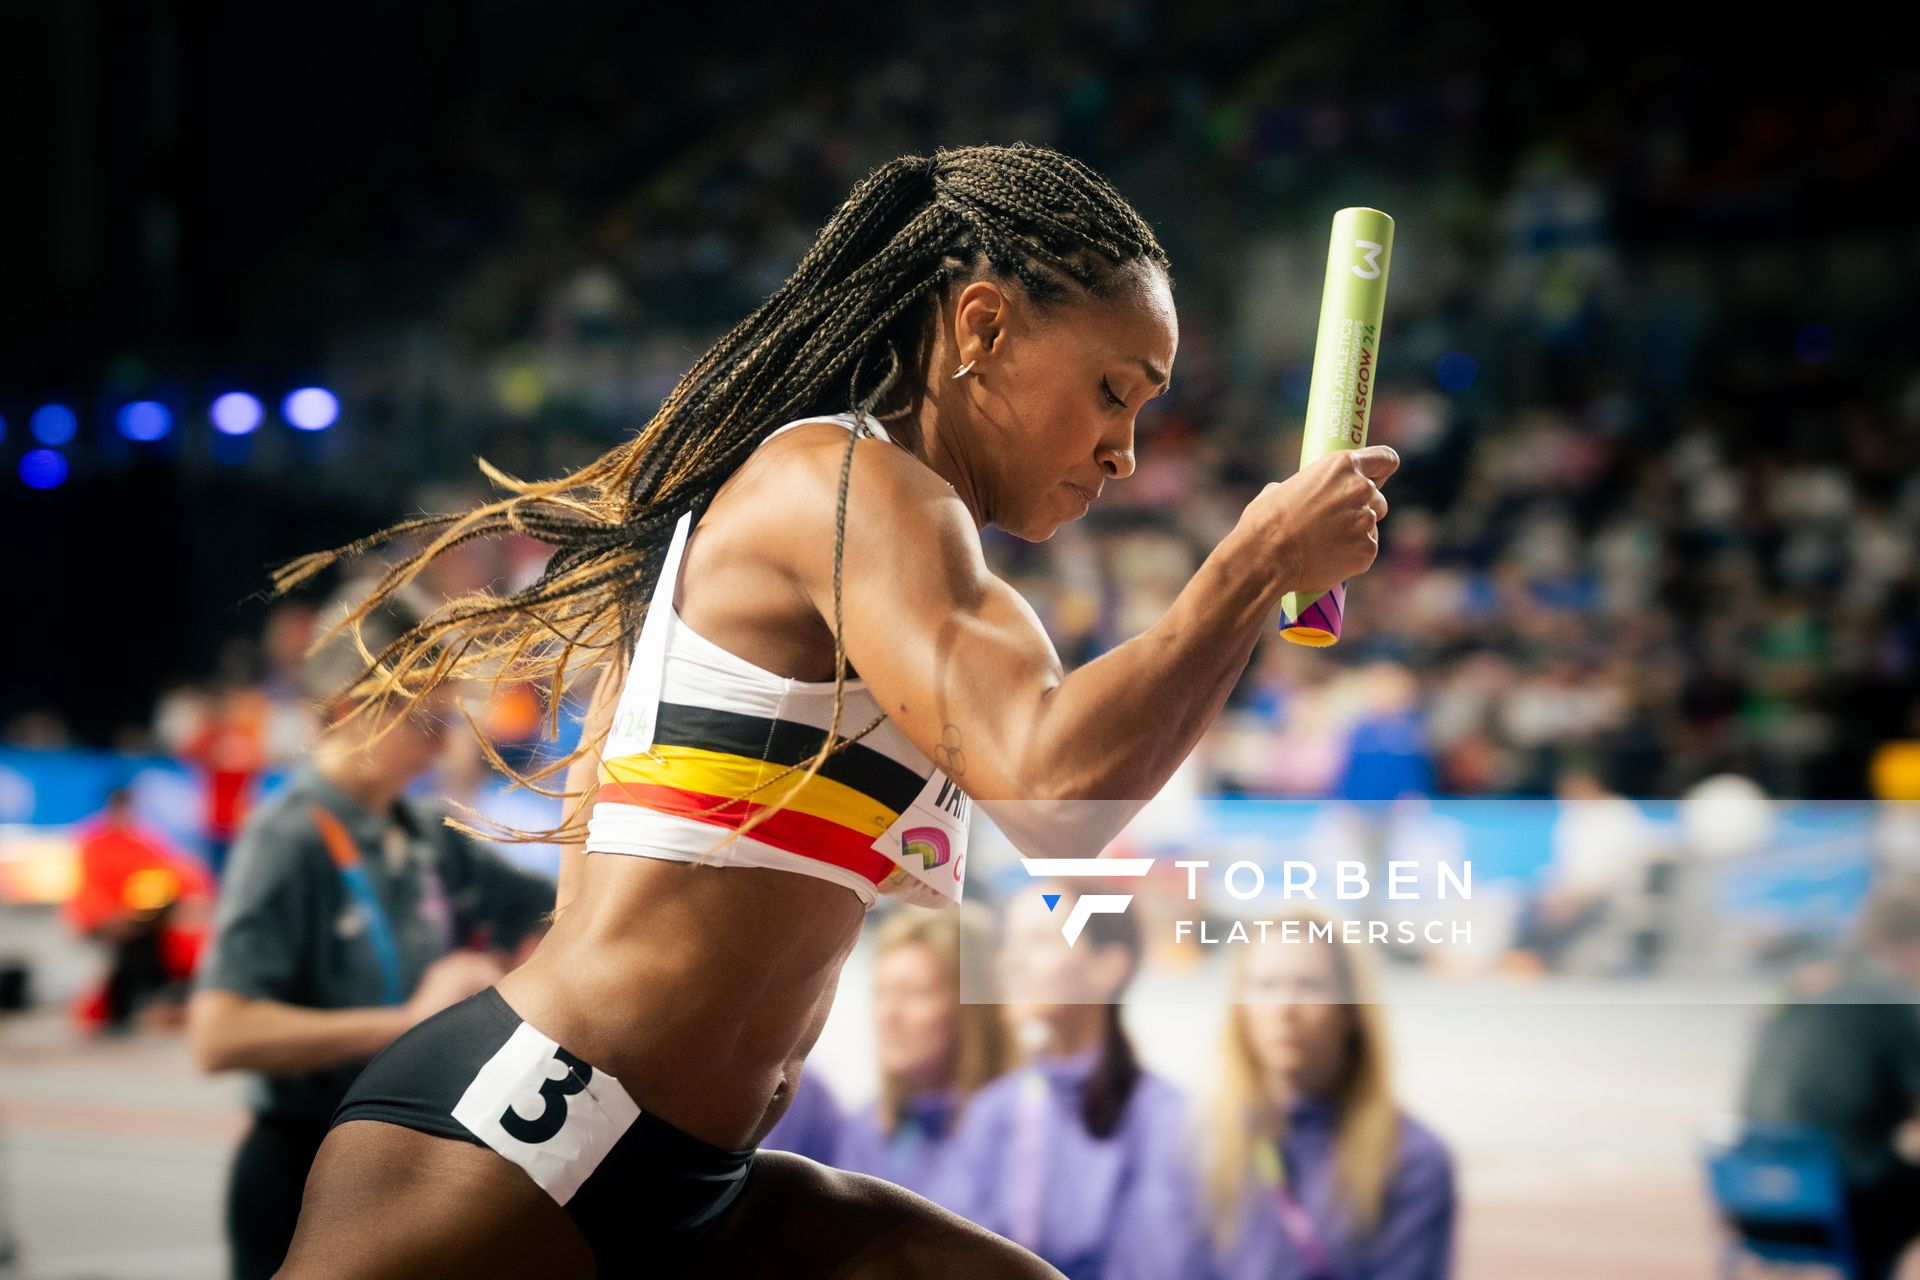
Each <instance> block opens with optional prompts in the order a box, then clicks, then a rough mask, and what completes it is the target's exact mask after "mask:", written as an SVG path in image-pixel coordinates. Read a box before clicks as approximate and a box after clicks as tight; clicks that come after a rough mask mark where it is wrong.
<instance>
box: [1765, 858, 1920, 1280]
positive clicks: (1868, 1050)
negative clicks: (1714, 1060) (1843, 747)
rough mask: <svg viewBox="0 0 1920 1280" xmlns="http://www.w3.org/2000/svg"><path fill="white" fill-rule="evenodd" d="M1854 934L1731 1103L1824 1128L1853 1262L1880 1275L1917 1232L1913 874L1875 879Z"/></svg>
mask: <svg viewBox="0 0 1920 1280" xmlns="http://www.w3.org/2000/svg"><path fill="white" fill-rule="evenodd" d="M1855 942H1856V945H1855V947H1854V948H1853V949H1852V950H1851V951H1850V953H1849V954H1848V955H1847V956H1846V958H1845V959H1844V961H1843V963H1842V965H1841V966H1840V968H1839V971H1838V972H1837V974H1836V975H1835V980H1834V981H1833V983H1832V984H1831V985H1830V986H1829V987H1828V988H1827V989H1826V990H1824V991H1822V992H1819V993H1818V994H1814V995H1811V996H1807V997H1805V998H1802V999H1800V1000H1797V1001H1795V1002H1794V1003H1792V1004H1790V1005H1788V1006H1786V1007H1785V1008H1783V1009H1780V1010H1778V1011H1777V1012H1776V1013H1775V1014H1774V1015H1773V1016H1772V1018H1771V1019H1770V1020H1769V1021H1768V1022H1767V1024H1766V1026H1765V1027H1764V1028H1763V1029H1762V1030H1761V1033H1760V1037H1759V1042H1758V1044H1757V1045H1756V1046H1755V1048H1754V1053H1753V1057H1752V1059H1751V1061H1750V1063H1749V1066H1748V1069H1747V1077H1746V1082H1745V1085H1744V1088H1743V1090H1742V1097H1741V1103H1740V1111H1741V1114H1742V1115H1744V1116H1745V1117H1746V1118H1748V1119H1750V1120H1755V1121H1761V1122H1769V1123H1783V1124H1801V1125H1810V1126H1812V1127H1813V1128H1816V1129H1819V1130H1821V1131H1822V1132H1824V1133H1826V1134H1827V1135H1828V1137H1830V1138H1831V1139H1832V1140H1833V1144H1834V1150H1835V1153H1836V1154H1837V1155H1838V1157H1839V1160H1840V1169H1841V1176H1842V1178H1843V1179H1844V1180H1845V1182H1846V1187H1847V1215H1848V1219H1849V1222H1850V1224H1851V1226H1852V1230H1853V1235H1854V1240H1855V1246H1856V1248H1857V1250H1858V1252H1859V1255H1860V1261H1861V1272H1860V1274H1861V1275H1862V1276H1863V1277H1866V1280H1882V1277H1884V1276H1886V1275H1888V1274H1889V1272H1890V1271H1891V1269H1892V1267H1893V1264H1894V1261H1895V1259H1896V1258H1898V1257H1899V1255H1900V1253H1901V1251H1902V1250H1903V1249H1904V1248H1905V1247H1906V1246H1907V1244H1908V1243H1909V1242H1912V1241H1914V1240H1916V1239H1920V880H1914V879H1911V878H1909V879H1904V880H1898V881H1887V882H1884V883H1882V884H1880V885H1878V886H1876V887H1875V888H1874V890H1873V892H1872V893H1871V894H1870V895H1869V896H1868V898H1867V902H1866V905H1865V907H1864V908H1862V911H1861V916H1860V920H1859V923H1858V926H1857V928H1856V936H1855Z"/></svg>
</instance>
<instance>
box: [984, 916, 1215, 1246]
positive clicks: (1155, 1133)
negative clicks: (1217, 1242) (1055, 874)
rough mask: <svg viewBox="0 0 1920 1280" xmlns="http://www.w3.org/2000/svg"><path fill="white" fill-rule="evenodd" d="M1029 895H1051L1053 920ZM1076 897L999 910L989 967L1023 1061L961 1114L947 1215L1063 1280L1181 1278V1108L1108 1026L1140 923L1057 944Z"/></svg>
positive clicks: (1112, 921)
mask: <svg viewBox="0 0 1920 1280" xmlns="http://www.w3.org/2000/svg"><path fill="white" fill-rule="evenodd" d="M1042 889H1044V890H1045V892H1046V894H1047V895H1048V896H1053V895H1055V894H1057V895H1058V897H1057V899H1056V904H1055V906H1054V907H1053V908H1052V909H1048V908H1047V907H1046V906H1045V905H1044V900H1043V898H1042V894H1041V890H1042ZM1075 897H1076V895H1075V894H1074V893H1073V892H1072V891H1071V889H1070V888H1069V887H1067V886H1063V885H1044V886H1040V887H1038V888H1036V889H1034V890H1033V891H1030V892H1023V893H1022V894H1021V895H1020V896H1019V897H1018V898H1017V899H1015V901H1014V902H1013V903H1012V904H1010V906H1009V908H1008V911H1007V917H1006V933H1005V937H1004V939H1003V950H1002V957H1001V958H1002V961H1003V964H1002V970H1001V972H1002V977H1003V982H1004V983H1005V988H1006V990H1005V995H1006V998H1007V1000H1008V1001H1009V1012H1010V1013H1011V1014H1013V1015H1014V1017H1015V1019H1016V1025H1017V1027H1018V1029H1019V1031H1020V1034H1021V1039H1022V1041H1023V1043H1025V1044H1026V1045H1027V1046H1028V1047H1029V1049H1031V1050H1032V1051H1033V1054H1032V1057H1031V1059H1030V1060H1029V1062H1028V1063H1027V1065H1026V1066H1025V1067H1023V1068H1021V1069H1020V1070H1018V1071H1015V1072H1014V1073H1012V1074H1011V1075H1008V1076H1004V1077H1002V1078H1001V1079H999V1080H997V1081H995V1082H994V1083H992V1084H990V1085H988V1086H986V1088H984V1089H982V1090H981V1091H980V1092H979V1093H978V1094H977V1095H976V1096H975V1097H974V1099H973V1101H972V1103H971V1104H969V1105H968V1107H967V1112H966V1116H965V1117H964V1118H963V1119H962V1121H961V1124H960V1131H959V1134H958V1136H957V1137H956V1139H955V1141H956V1144H957V1152H956V1160H957V1162H958V1167H959V1184H958V1185H959V1194H960V1197H961V1198H960V1199H959V1200H958V1201H956V1202H955V1203H954V1204H953V1205H952V1207H953V1208H954V1209H955V1210H956V1211H957V1212H959V1213H960V1214H962V1215H963V1216H965V1217H968V1218H971V1219H972V1220H973V1221H975V1222H978V1223H980V1224H981V1225H982V1226H985V1227H987V1228H989V1229H990V1230H993V1231H997V1232H999V1233H1000V1234H1001V1235H1003V1236H1006V1237H1008V1238H1009V1239H1011V1240H1015V1241H1017V1242H1019V1243H1020V1244H1023V1245H1025V1246H1026V1247H1027V1248H1029V1249H1032V1250H1033V1251H1034V1252H1036V1253H1038V1254H1039V1255H1040V1256H1041V1257H1043V1258H1045V1259H1046V1260H1047V1261H1048V1262H1050V1263H1052V1264H1053V1265H1054V1266H1056V1267H1058V1268H1059V1269H1060V1270H1061V1271H1062V1272H1064V1273H1065V1274H1066V1275H1067V1276H1068V1277H1069V1278H1070V1280H1181V1278H1182V1277H1188V1276H1196V1275H1198V1274H1199V1272H1198V1270H1197V1268H1198V1266H1199V1265H1200V1264H1201V1262H1202V1261H1203V1257H1202V1254H1203V1250H1202V1249H1201V1248H1200V1247H1199V1242H1200V1232H1199V1224H1198V1222H1197V1220H1196V1216H1195V1213H1194V1203H1195V1200H1194V1195H1193V1193H1192V1190H1191V1185H1192V1184H1191V1179H1190V1176H1189V1175H1188V1170H1189V1169H1190V1164H1189V1163H1188V1157H1187V1155H1186V1152H1185V1150H1184V1144H1185V1138H1186V1134H1187V1131H1188V1126H1187V1107H1186V1100H1185V1098H1184V1096H1183V1095H1182V1094H1181V1092H1180V1091H1179V1090H1178V1089H1177V1088H1175V1086H1174V1085H1172V1084H1171V1083H1169V1082H1168V1081H1167V1080H1165V1079H1163V1078H1162V1077H1160V1076H1158V1075H1155V1074H1153V1073H1152V1072H1149V1071H1146V1070H1144V1069H1142V1067H1141V1065H1140V1061H1139V1059H1138V1058H1137V1057H1136V1056H1135V1054H1134V1050H1133V1045H1132V1043H1131V1042H1130V1041H1129V1040H1128V1038H1127V1033H1126V1030H1125V1027H1124V1025H1123V1023H1122V1020H1121V1016H1120V1004H1119V1001H1120V996H1121V993H1122V992H1123V991H1124V990H1125V989H1126V987H1127V984H1128V983H1129V981H1130V980H1131V979H1132V977H1133V974H1134V971H1135V969H1136V968H1137V967H1138V965H1139V961H1140V933H1139V927H1138V925H1137V924H1136V923H1135V921H1134V917H1133V916H1132V915H1131V914H1126V913H1101V914H1096V915H1092V916H1089V917H1088V918H1087V921H1086V925H1085V929H1084V931H1083V932H1082V933H1081V934H1080V936H1079V938H1078V940H1077V942H1076V944H1075V945H1074V946H1072V947H1069V946H1068V945H1067V943H1066V940H1065V939H1064V937H1063V936H1062V933H1061V922H1062V921H1063V920H1066V919H1068V918H1069V917H1070V915H1071V912H1072V908H1073V904H1074V901H1075Z"/></svg>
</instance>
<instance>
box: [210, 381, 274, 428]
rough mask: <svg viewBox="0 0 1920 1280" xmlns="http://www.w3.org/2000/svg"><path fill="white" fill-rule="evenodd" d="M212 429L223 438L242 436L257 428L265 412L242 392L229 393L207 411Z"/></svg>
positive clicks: (256, 402) (258, 403) (256, 401)
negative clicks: (211, 419) (211, 421)
mask: <svg viewBox="0 0 1920 1280" xmlns="http://www.w3.org/2000/svg"><path fill="white" fill-rule="evenodd" d="M209 414H210V416H211V417H212V418H213V429H214V430H215V431H218V432H219V433H220V434H221V435H223V436H244V435H247V434H248V433H249V432H252V431H254V430H256V429H258V428H259V426H260V420H261V419H262V418H264V417H266V414H267V411H266V410H265V409H263V408H262V407H261V405H260V402H259V401H258V400H256V399H254V398H253V397H252V396H250V395H248V394H247V393H246V392H244V391H229V392H227V394H225V395H223V396H221V397H220V398H219V399H217V400H215V401H214V402H213V408H212V409H211V410H210V411H209Z"/></svg>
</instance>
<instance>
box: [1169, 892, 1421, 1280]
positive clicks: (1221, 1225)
mask: <svg viewBox="0 0 1920 1280" xmlns="http://www.w3.org/2000/svg"><path fill="white" fill-rule="evenodd" d="M1279 918H1280V919H1283V920H1286V921H1289V922H1291V927H1293V928H1295V929H1297V930H1298V940H1297V941H1294V942H1282V941H1279V940H1278V939H1279V936H1280V935H1279V934H1275V935H1274V939H1273V940H1270V941H1268V942H1267V943H1266V944H1264V945H1261V946H1251V947H1239V948H1236V949H1235V950H1236V952H1237V954H1236V955H1235V956H1234V961H1233V963H1234V970H1233V979H1232V985H1233V998H1232V1000H1231V1001H1230V1003H1229V1004H1228V1006H1227V1010H1228V1018H1227V1022H1226V1026H1225V1028H1224V1036H1223V1042H1222V1044H1221V1048H1220V1052H1219V1053H1218V1054H1216V1055H1215V1056H1214V1059H1213V1062H1214V1070H1215V1077H1214V1079H1212V1080H1210V1081H1208V1082H1207V1086H1206V1088H1205V1090H1204V1093H1203V1096H1204V1098H1205V1099H1206V1102H1207V1119H1206V1124H1205V1134H1204V1137H1203V1141H1202V1144H1201V1145H1202V1147H1203V1148H1204V1151H1205V1157H1204V1174H1203V1178H1204V1186H1205V1202H1206V1205H1207V1210H1208V1212H1207V1217H1208V1219H1209V1220H1210V1223H1211V1228H1212V1244H1213V1263H1212V1267H1211V1274H1212V1276H1213V1277H1215V1280H1253V1278H1254V1277H1260V1278H1261V1280H1271V1278H1273V1277H1284V1278H1285V1280H1296V1278H1297V1280H1445V1277H1447V1276H1449V1275H1451V1274H1452V1273H1453V1271H1452V1267H1453V1220H1454V1191H1453V1160H1452V1157H1451V1156H1450V1155H1449V1153H1448V1151H1447V1148H1446V1146H1445V1145H1444V1144H1443V1143H1442V1142H1441V1141H1440V1139H1439V1138H1438V1137H1436V1136H1435V1135H1434V1133H1433V1131H1432V1130H1430V1129H1428V1128H1426V1126H1424V1125H1422V1124H1420V1123H1419V1122H1418V1121H1417V1120H1414V1119H1413V1118H1412V1117H1411V1116H1409V1115H1407V1114H1406V1113H1405V1112H1403V1111H1402V1110H1401V1109H1400V1105H1399V1103H1398V1101H1397V1100H1396V1099H1395V1098H1394V1094H1393V1079H1392V1069H1391V1061H1390V1054H1389V1052H1388V1047H1387V1037H1386V1018H1385V1015H1384V1013H1383V1011H1382V1009H1381V1007H1380V1005H1379V1003H1378V999H1379V997H1378V995H1377V994H1376V993H1375V990H1374V981H1373V976H1372V973H1371V968H1370V966H1369V965H1368V963H1367V956H1366V955H1365V952H1364V949H1363V948H1362V947H1361V946H1360V945H1359V944H1353V943H1348V942H1346V941H1344V940H1343V939H1342V938H1341V936H1340V932H1339V927H1340V926H1339V922H1338V920H1337V919H1336V918H1334V917H1332V916H1328V915H1326V914H1324V913H1322V912H1320V911H1318V910H1315V909H1312V908H1300V907H1296V908H1294V909H1293V910H1292V911H1291V912H1289V913H1288V914H1286V915H1283V916H1281V917H1279ZM1314 927H1318V928H1319V929H1321V930H1322V931H1323V932H1322V933H1320V934H1319V935H1317V936H1316V935H1315V934H1314V933H1313V932H1312V929H1313V928H1314Z"/></svg>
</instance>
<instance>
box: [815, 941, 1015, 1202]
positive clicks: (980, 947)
mask: <svg viewBox="0 0 1920 1280" xmlns="http://www.w3.org/2000/svg"><path fill="white" fill-rule="evenodd" d="M980 910H981V908H979V907H977V906H974V905H973V904H971V903H968V904H966V905H964V906H962V907H961V908H960V909H959V910H957V911H941V912H932V911H898V912H895V913H894V914H893V916H892V918H890V919H889V920H888V921H887V922H886V923H885V924H884V925H882V926H881V928H880V931H879V935H878V937H877V939H876V941H875V944H874V957H873V1032H874V1042H875V1045H876V1047H877V1049H878V1051H879V1057H880V1094H879V1096H878V1097H877V1098H875V1099H874V1100H873V1102H872V1103H870V1104H868V1105H867V1106H866V1107H865V1108H864V1109H862V1110H860V1111H858V1112H856V1113H855V1114H853V1115H850V1116H848V1117H847V1119H846V1121H845V1122H844V1123H843V1124H842V1125H841V1126H840V1136H839V1141H838V1143H837V1144H836V1145H835V1147H834V1156H833V1160H832V1163H833V1164H835V1165H838V1166H839V1167H840V1168H842V1169H851V1170H853V1171H854V1172H856V1173H870V1174H872V1175H874V1176H875V1177H879V1178H885V1179H886V1180H887V1181H889V1182H893V1183H897V1184H899V1185H900V1186H903V1187H905V1188H907V1189H908V1190H909V1191H917V1192H919V1193H920V1194H921V1195H923V1196H925V1197H927V1198H928V1199H929V1200H932V1201H934V1202H935V1203H936V1204H943V1205H947V1206H948V1207H949V1208H951V1207H952V1206H953V1203H954V1201H955V1199H956V1195H955V1191H954V1188H953V1186H952V1181H953V1177H954V1169H953V1152H954V1143H953V1137H954V1132H955V1129H956V1127H957V1123H958V1121H959V1118H960V1113H961V1111H962V1110H963V1109H964V1107H965V1106H966V1103H967V1100H968V1099H970V1098H971V1097H972V1096H973V1095H974V1093H975V1092H976V1091H977V1090H978V1089H979V1088H980V1086H981V1085H983V1084H985V1083H987V1082H988V1081H989V1080H992V1079H994V1078H995V1077H997V1076H999V1075H1001V1074H1002V1073H1003V1072H1005V1071H1006V1069H1007V1067H1008V1065H1009V1058H1010V1053H1011V1050H1010V1043H1009V1037H1008V1035H1007V1028H1006V1022H1005V1020H1004V1019H1003V1018H1002V1017H1001V1014H1000V1006H999V1003H998V995H997V991H998V984H997V983H996V982H995V981H994V975H993V965H992V958H993V937H992V930H991V927H990V926H989V925H988V924H987V922H986V921H984V920H982V919H981V918H980V916H979V912H980ZM963 990H964V991H965V992H966V997H965V998H966V1000H967V1001H968V1003H962V996H961V993H962V991H963Z"/></svg>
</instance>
